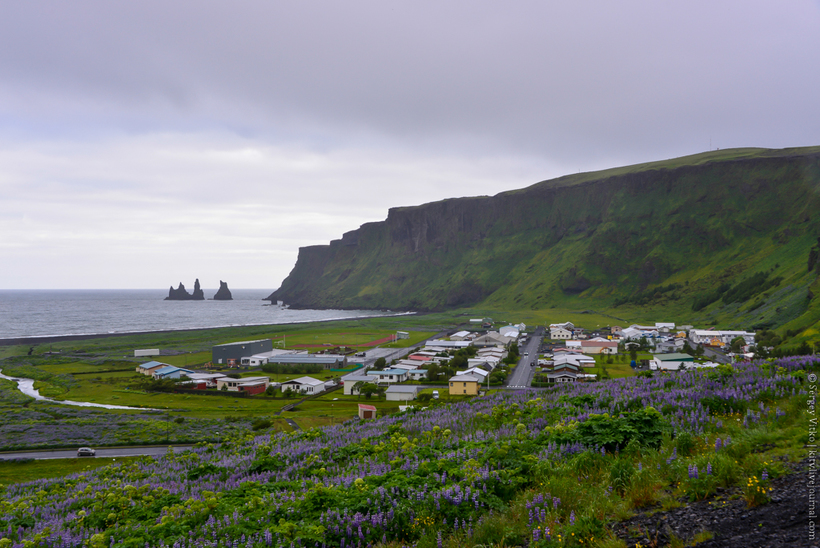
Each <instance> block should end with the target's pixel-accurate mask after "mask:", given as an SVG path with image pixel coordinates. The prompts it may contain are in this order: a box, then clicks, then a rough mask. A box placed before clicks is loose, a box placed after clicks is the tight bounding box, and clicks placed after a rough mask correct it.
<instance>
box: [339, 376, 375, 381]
mask: <svg viewBox="0 0 820 548" xmlns="http://www.w3.org/2000/svg"><path fill="white" fill-rule="evenodd" d="M370 380H371V379H370V377H368V376H367V375H354V376H352V377H345V378H344V382H350V381H353V382H370Z"/></svg>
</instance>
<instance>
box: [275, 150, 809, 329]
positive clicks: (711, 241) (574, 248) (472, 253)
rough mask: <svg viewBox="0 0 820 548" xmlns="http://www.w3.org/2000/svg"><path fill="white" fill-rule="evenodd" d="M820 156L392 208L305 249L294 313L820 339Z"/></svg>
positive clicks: (620, 174)
mask: <svg viewBox="0 0 820 548" xmlns="http://www.w3.org/2000/svg"><path fill="white" fill-rule="evenodd" d="M818 212H820V147H811V148H799V149H784V150H769V149H735V150H721V151H715V152H709V153H703V154H698V155H694V156H687V157H684V158H677V159H673V160H667V161H663V162H653V163H647V164H640V165H635V166H628V167H621V168H615V169H610V170H606V171H601V172H594V173H581V174H576V175H569V176H566V177H561V178H558V179H554V180H550V181H544V182H541V183H537V184H535V185H532V186H530V187H527V188H524V189H521V190H516V191H511V192H505V193H502V194H499V195H496V196H493V197H474V198H459V199H451V200H444V201H440V202H435V203H429V204H424V205H420V206H415V207H403V208H395V209H391V210H390V212H389V215H388V218H387V219H386V220H385V221H383V222H378V223H368V224H365V225H363V226H362V227H360V228H359V229H358V230H355V231H352V232H349V233H347V234H345V235H344V237H343V238H342V239H341V240H336V241H333V242H331V243H330V244H329V245H325V246H313V247H307V248H302V249H300V253H299V259H298V261H297V263H296V266H295V267H294V269H293V271H292V272H291V274H290V275H289V276H288V278H287V279H286V280H285V281H284V282H283V284H282V287H281V288H280V289H279V290H277V291H276V292H274V293H273V294H272V295H271V296H270V298H271V299H281V300H284V301H285V302H287V303H289V304H291V306H296V307H340V308H390V309H404V308H406V309H417V310H442V309H447V308H468V307H481V308H486V309H495V310H533V311H536V310H548V309H551V308H559V309H565V310H573V309H576V310H590V309H591V310H596V311H598V312H603V313H607V314H610V315H613V316H616V317H618V316H624V315H626V316H630V315H634V311H635V310H636V309H640V310H641V315H655V316H657V317H658V318H659V319H660V318H669V319H671V320H672V321H677V322H684V321H685V322H692V323H697V324H699V325H721V326H725V327H744V328H751V327H754V328H757V329H763V328H775V329H778V328H779V329H780V331H781V334H785V333H786V332H787V331H788V334H789V335H790V336H792V337H794V340H800V339H803V338H812V337H817V333H818V331H817V330H818V322H819V321H820V299H818V297H817V295H820V287H818V282H817V279H818V270H820V264H817V263H820V260H818V258H817V257H818V255H820V240H818V238H819V237H820V215H818Z"/></svg>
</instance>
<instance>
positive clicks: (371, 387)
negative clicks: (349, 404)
mask: <svg viewBox="0 0 820 548" xmlns="http://www.w3.org/2000/svg"><path fill="white" fill-rule="evenodd" d="M381 390H382V389H381V388H379V387H378V386H376V385H375V384H371V383H367V386H363V387H362V389H361V390H360V393H361V394H364V397H365V398H366V399H368V400H369V399H370V396H372V395H373V394H381Z"/></svg>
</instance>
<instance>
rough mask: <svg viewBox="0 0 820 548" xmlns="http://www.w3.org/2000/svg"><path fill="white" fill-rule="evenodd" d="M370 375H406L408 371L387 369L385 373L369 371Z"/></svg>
mask: <svg viewBox="0 0 820 548" xmlns="http://www.w3.org/2000/svg"><path fill="white" fill-rule="evenodd" d="M367 374H368V375H406V374H407V369H385V370H384V371H368V372H367Z"/></svg>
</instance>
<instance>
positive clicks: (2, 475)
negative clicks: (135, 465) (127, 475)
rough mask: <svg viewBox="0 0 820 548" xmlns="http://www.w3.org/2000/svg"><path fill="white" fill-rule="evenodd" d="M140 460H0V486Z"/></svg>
mask: <svg viewBox="0 0 820 548" xmlns="http://www.w3.org/2000/svg"><path fill="white" fill-rule="evenodd" d="M140 458H144V457H117V458H105V457H99V458H92V459H89V458H84V459H79V458H73V459H47V460H34V461H28V462H14V461H5V460H0V484H3V485H10V484H12V483H23V482H27V481H34V480H38V479H45V478H56V477H60V476H67V475H68V474H74V473H77V472H84V471H86V470H93V469H94V468H100V467H102V466H107V465H109V464H114V465H119V464H121V463H123V462H128V461H133V460H137V459H140Z"/></svg>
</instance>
